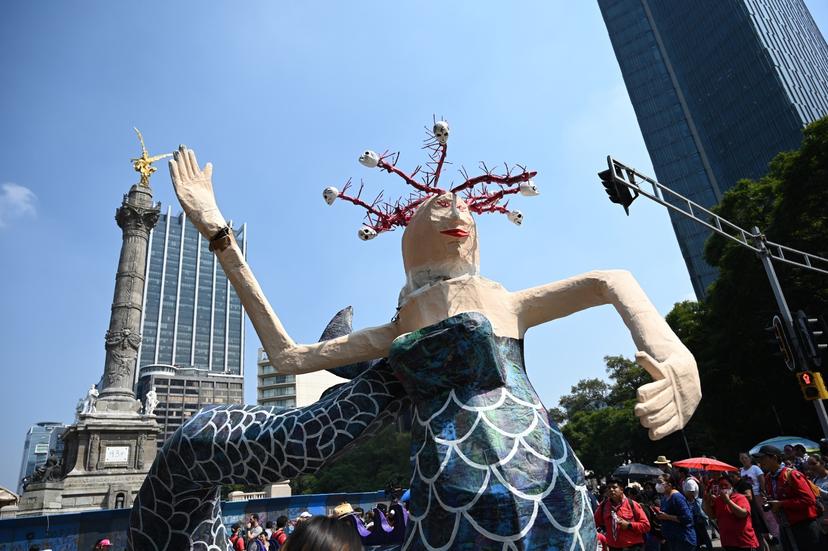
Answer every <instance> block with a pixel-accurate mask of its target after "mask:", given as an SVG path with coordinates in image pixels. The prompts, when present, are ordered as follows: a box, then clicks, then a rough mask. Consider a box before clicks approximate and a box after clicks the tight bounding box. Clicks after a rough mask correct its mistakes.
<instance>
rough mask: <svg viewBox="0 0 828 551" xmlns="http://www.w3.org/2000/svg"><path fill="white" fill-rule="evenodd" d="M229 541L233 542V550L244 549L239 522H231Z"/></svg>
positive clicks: (242, 550) (239, 550)
mask: <svg viewBox="0 0 828 551" xmlns="http://www.w3.org/2000/svg"><path fill="white" fill-rule="evenodd" d="M230 543H231V544H233V551H244V549H245V545H244V537H242V535H241V524H239V523H238V522H236V523H234V524H233V527H232V533H231V534H230Z"/></svg>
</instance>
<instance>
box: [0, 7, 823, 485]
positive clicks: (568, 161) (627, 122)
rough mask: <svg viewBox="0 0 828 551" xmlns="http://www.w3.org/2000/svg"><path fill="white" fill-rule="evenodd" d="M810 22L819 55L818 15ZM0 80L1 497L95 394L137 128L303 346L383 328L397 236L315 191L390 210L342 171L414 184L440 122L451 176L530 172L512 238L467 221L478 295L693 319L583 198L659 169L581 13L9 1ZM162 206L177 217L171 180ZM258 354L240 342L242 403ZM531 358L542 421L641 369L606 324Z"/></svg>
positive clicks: (611, 318)
mask: <svg viewBox="0 0 828 551" xmlns="http://www.w3.org/2000/svg"><path fill="white" fill-rule="evenodd" d="M807 3H808V5H809V6H810V8H811V9H812V10H813V14H814V17H815V18H816V19H817V22H818V24H819V25H820V27H821V28H822V29H823V32H824V31H825V29H826V28H827V27H828V6H826V5H825V3H824V2H818V1H817V0H809V1H808V2H807ZM0 67H2V75H3V76H2V82H0V258H2V266H3V268H2V270H1V271H0V312H2V316H3V317H2V324H3V325H2V331H0V369H2V375H3V379H2V381H3V399H2V400H0V416H2V418H3V419H4V420H5V422H4V423H3V425H2V427H3V428H2V430H0V447H2V449H4V450H5V452H4V453H3V454H2V455H0V485H3V486H7V487H9V488H12V489H13V488H15V487H16V484H17V475H18V470H19V467H20V460H21V452H22V446H23V439H24V434H25V432H26V430H27V428H28V427H29V426H30V425H31V424H33V423H35V422H38V421H51V420H56V421H64V422H69V421H71V419H72V416H73V411H74V407H75V404H76V402H77V400H78V398H80V397H81V396H83V394H84V393H85V390H86V389H87V388H88V387H89V385H90V384H91V383H93V382H96V381H97V380H98V379H99V377H100V375H101V372H102V368H103V360H104V348H103V337H104V333H105V331H106V328H107V325H108V320H109V306H110V303H111V300H112V291H113V288H114V275H115V269H116V264H117V260H118V251H119V247H120V242H121V236H120V230H119V229H118V227H117V226H116V224H115V222H114V220H113V214H114V211H115V208H116V207H117V206H118V205H119V203H120V201H121V196H122V194H123V193H125V192H126V191H127V190H128V189H129V187H130V185H131V184H132V183H134V182H135V181H136V174H135V173H133V172H132V168H131V166H130V162H129V159H130V157H134V156H136V155H137V154H138V152H139V150H138V143H137V141H136V138H135V135H134V133H133V131H132V127H133V126H138V127H139V128H140V129H141V130H142V131H143V133H144V137H145V139H146V141H147V145H148V147H149V149H150V152H151V153H161V152H169V151H172V150H173V149H174V148H175V147H176V146H177V145H178V144H179V143H185V144H187V145H188V146H190V147H193V148H194V149H195V150H196V151H197V153H198V156H199V159H200V160H201V161H202V162H205V161H208V160H210V161H212V162H213V163H214V165H215V171H214V183H215V186H216V189H217V195H218V198H219V204H220V206H221V208H222V210H223V212H224V214H225V215H226V216H227V217H229V218H233V219H234V220H235V221H236V222H237V223H239V222H247V223H248V227H249V235H250V241H249V260H250V263H251V265H252V267H253V269H254V271H255V273H256V275H257V276H258V278H259V280H260V282H261V284H262V287H263V288H264V289H265V291H266V293H267V295H268V297H269V298H270V300H271V302H272V304H273V305H274V307H275V309H276V310H277V312H278V313H279V315H280V316H281V318H282V320H283V322H284V324H285V326H286V327H287V329H288V331H289V332H290V333H291V335H292V336H293V337H294V338H295V339H296V340H298V341H301V342H309V341H313V340H315V339H316V338H317V337H318V334H319V333H320V331H321V329H322V328H323V327H324V325H325V323H326V322H327V320H328V318H329V317H330V316H331V315H333V313H334V312H336V311H337V310H338V309H340V308H342V307H344V306H346V305H349V304H351V305H353V306H354V309H355V324H356V325H357V327H364V326H367V325H376V324H381V323H384V322H386V321H387V320H388V319H389V318H390V317H391V316H392V315H393V312H394V306H395V305H396V297H397V293H398V292H399V289H400V287H401V285H402V283H403V273H402V268H401V261H400V254H399V237H400V232H394V233H389V234H384V235H381V236H380V237H379V238H377V239H375V240H374V241H371V242H368V243H364V242H361V241H359V240H358V239H357V237H356V230H357V228H358V227H359V225H360V222H361V217H362V213H361V212H360V211H359V210H358V209H356V208H355V207H351V206H348V205H345V204H344V203H343V204H336V205H335V206H334V207H331V208H329V207H327V206H326V205H325V204H324V203H323V201H322V199H321V190H322V189H323V188H324V187H326V186H329V185H341V184H342V183H343V182H344V181H345V180H346V179H347V178H348V177H351V176H353V177H355V178H356V179H358V178H360V177H362V178H364V179H365V182H366V187H367V192H368V193H372V192H378V191H379V190H381V189H384V190H385V192H386V195H390V196H396V194H402V193H405V192H406V190H404V189H403V188H402V186H401V185H400V183H399V182H398V181H397V180H395V179H393V178H391V177H389V176H387V175H386V176H385V177H383V175H382V174H380V173H378V172H376V171H368V169H365V168H363V167H362V166H361V165H359V164H358V163H357V156H358V154H359V152H360V150H362V149H364V148H373V149H376V150H380V151H381V150H384V149H386V148H389V149H392V150H400V151H401V152H402V157H401V166H402V167H405V168H413V166H414V165H416V164H418V163H421V162H423V161H424V159H425V157H424V154H423V152H421V151H420V145H421V140H422V138H423V136H424V133H423V127H424V126H425V125H427V124H430V121H431V119H432V114H437V115H438V116H440V115H442V116H445V117H446V118H447V119H448V120H449V122H450V123H451V128H452V136H451V141H450V144H451V148H450V160H452V161H453V162H454V163H455V164H454V165H453V167H452V168H453V169H456V168H458V167H459V166H460V165H461V164H462V165H465V166H466V167H467V168H469V169H473V168H475V167H476V165H477V162H478V161H481V160H483V161H486V162H487V163H489V164H495V163H502V162H503V161H508V162H510V163H514V162H518V163H525V164H526V165H528V166H529V167H530V168H532V169H534V170H538V171H539V175H538V177H537V179H536V182H537V184H538V185H539V186H540V187H541V189H542V195H540V196H539V197H536V198H517V199H515V200H513V203H512V206H514V207H517V208H519V209H520V210H522V211H523V212H524V214H525V216H526V221H525V223H524V225H523V226H522V227H520V228H518V227H515V226H513V225H512V224H510V223H509V222H508V221H507V220H506V219H505V217H502V216H496V215H489V216H484V217H481V218H479V219H478V224H479V227H480V235H481V252H482V271H483V273H484V275H486V276H488V277H490V278H492V279H496V280H499V281H501V282H502V283H503V284H504V285H505V286H506V287H507V288H509V289H513V290H514V289H520V288H524V287H528V286H532V285H537V284H541V283H545V282H549V281H554V280H557V279H561V278H564V277H567V276H570V275H574V274H577V273H580V272H584V271H587V270H591V269H596V268H625V269H628V270H630V271H632V272H633V273H634V274H635V276H636V277H637V278H638V280H639V281H640V283H641V285H642V286H643V287H644V288H645V290H646V291H647V292H648V293H649V295H650V297H651V299H652V300H653V302H654V303H655V305H656V306H657V308H658V309H659V311H660V312H662V313H663V314H666V313H667V312H668V311H669V310H670V308H671V307H672V305H673V304H674V303H675V302H677V301H680V300H684V299H687V298H689V297H691V296H692V288H691V286H690V281H689V279H688V277H687V274H686V270H685V267H684V263H683V261H682V259H681V256H680V254H679V250H678V246H677V244H676V240H675V237H674V235H673V232H672V228H671V226H670V225H669V222H668V218H667V214H666V212H664V211H663V210H662V209H661V207H658V206H657V205H654V204H647V203H645V202H644V201H643V200H642V201H639V202H637V203H636V204H635V205H634V207H633V210H632V215H631V216H630V217H629V218H627V217H626V216H624V213H623V211H622V209H621V208H619V207H618V206H617V205H611V204H610V203H609V201H607V200H606V197H605V195H604V192H603V189H602V188H601V186H600V185H599V184H598V183H597V180H596V176H595V173H596V172H597V171H598V170H600V169H601V167H602V165H604V158H605V156H606V155H607V154H608V153H612V154H614V155H615V156H616V157H618V158H619V159H622V160H624V161H626V162H628V163H630V164H632V165H634V166H638V167H640V168H642V169H645V170H647V171H651V167H650V163H649V159H648V157H647V153H646V150H645V148H644V145H643V141H642V139H641V135H640V133H639V130H638V125H637V123H636V121H635V117H634V114H633V111H632V108H631V106H630V104H629V100H628V97H627V93H626V90H625V88H624V85H623V82H622V80H621V75H620V71H619V69H618V65H617V63H616V61H615V57H614V55H613V52H612V48H611V46H610V42H609V39H608V38H607V33H606V29H605V27H604V24H603V21H602V19H601V15H600V13H599V10H598V7H597V4H596V2H595V1H593V0H580V1H577V2H573V1H568V0H557V1H553V2H550V1H535V2H523V3H511V2H510V3H503V2H472V1H467V2H451V3H449V2H436V1H435V2H416V3H414V2H405V3H392V4H389V3H386V2H360V3H358V4H354V3H339V2H329V3H327V4H325V5H323V4H321V3H320V4H317V5H315V6H314V7H308V6H307V5H305V4H302V3H284V2H279V3H277V2H265V1H257V2H244V3H229V2H209V3H208V2H183V1H182V2H141V3H130V4H127V3H121V2H105V1H102V0H101V1H95V2H92V1H87V2H48V3H46V2H26V1H12V2H4V3H3V5H2V7H0ZM449 174H452V175H454V174H455V173H454V172H453V171H450V172H449ZM153 188H154V190H155V194H156V197H157V199H158V200H160V201H161V202H162V203H163V204H164V206H165V207H166V206H167V205H169V204H173V205H174V210H175V211H177V210H178V209H177V205H176V203H175V198H174V195H173V192H172V186H171V184H170V182H169V178H168V176H167V174H166V170H165V169H164V167H163V166H162V170H161V171H159V173H158V174H156V176H155V177H154V179H153ZM257 347H258V339H257V337H256V335H255V333H254V332H253V331H252V328H250V327H249V328H248V337H247V349H246V369H247V377H246V386H247V388H246V391H245V394H246V398H247V401H248V402H249V403H252V402H254V401H255V384H256V383H255V381H256V365H255V353H256V348H257ZM526 349H527V362H528V369H529V374H530V376H531V378H532V381H533V382H534V384H535V386H536V388H537V390H538V392H539V393H540V395H541V397H542V398H543V400H544V401H545V403H546V404H547V405H548V406H552V405H555V404H556V403H557V400H558V397H559V396H560V395H561V394H564V393H566V392H567V391H568V390H569V387H570V386H571V385H572V384H574V383H575V382H577V380H579V379H581V378H584V377H595V376H603V374H604V366H603V362H602V357H603V356H604V355H607V354H624V355H627V356H631V355H632V354H633V353H634V352H635V348H634V346H633V343H632V341H631V340H630V338H629V335H628V333H627V332H626V330H625V328H624V326H623V324H622V323H621V321H620V319H619V318H618V316H617V315H616V314H615V312H614V311H612V310H611V309H610V308H607V307H604V308H599V309H595V310H593V311H589V312H583V313H580V314H578V315H575V316H572V317H571V318H568V319H565V320H561V321H557V322H555V323H552V324H548V325H547V326H544V327H541V328H536V329H533V330H532V331H531V332H530V333H529V334H528V335H527V341H526Z"/></svg>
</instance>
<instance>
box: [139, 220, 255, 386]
mask: <svg viewBox="0 0 828 551" xmlns="http://www.w3.org/2000/svg"><path fill="white" fill-rule="evenodd" d="M233 232H234V234H235V237H236V241H237V242H238V244H239V246H240V247H241V249H242V251H243V252H244V254H245V256H246V255H247V225H246V224H243V225H242V226H241V228H239V229H234V230H233ZM208 246H209V242H208V240H206V239H202V237H201V234H200V233H198V230H196V228H195V226H193V224H192V223H191V222H190V221H189V220H187V219H186V217H185V216H184V214H180V215H178V216H172V214H171V213H170V210H169V209H168V211H167V213H166V214H162V215H161V217H160V219H159V221H158V224H157V225H156V226H155V229H153V230H152V233H151V234H150V246H149V250H148V251H147V255H148V259H147V260H148V261H147V273H146V280H145V288H144V312H143V320H142V323H141V335H142V337H143V339H142V342H141V348H140V349H139V351H138V358H139V360H138V361H139V365H138V369H136V374H137V373H139V371H140V369H141V368H143V367H146V366H150V365H163V366H173V367H182V368H196V369H201V370H206V371H211V372H217V373H223V374H231V375H244V311H243V309H242V305H241V301H240V300H239V297H238V295H236V291H235V289H233V286H232V285H230V282H229V281H228V280H227V276H226V275H225V274H224V270H222V269H221V265H220V264H219V263H218V261H217V260H216V257H215V255H214V254H213V253H212V252H210V250H209V249H208Z"/></svg>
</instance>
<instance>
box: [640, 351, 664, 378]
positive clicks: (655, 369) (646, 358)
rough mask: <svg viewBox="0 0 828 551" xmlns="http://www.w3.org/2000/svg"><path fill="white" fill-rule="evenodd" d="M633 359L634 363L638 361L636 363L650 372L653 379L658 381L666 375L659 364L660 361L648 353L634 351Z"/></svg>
mask: <svg viewBox="0 0 828 551" xmlns="http://www.w3.org/2000/svg"><path fill="white" fill-rule="evenodd" d="M635 361H636V363H638V365H640V366H641V367H643V368H644V370H645V371H646V372H647V373H649V374H650V377H652V378H653V380H655V381H658V380H660V379H664V378H665V377H666V375H665V374H664V370H663V369H662V367H661V366H660V365H659V363H660V362H659V361H658V360H656V359H655V358H653V357H652V356H650V355H649V354H647V353H646V352H643V351H641V350H639V351H638V352H636V353H635Z"/></svg>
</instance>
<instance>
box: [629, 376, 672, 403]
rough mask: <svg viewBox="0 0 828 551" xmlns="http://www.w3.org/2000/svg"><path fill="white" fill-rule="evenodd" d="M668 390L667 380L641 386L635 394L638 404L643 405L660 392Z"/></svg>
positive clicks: (668, 383) (668, 382)
mask: <svg viewBox="0 0 828 551" xmlns="http://www.w3.org/2000/svg"><path fill="white" fill-rule="evenodd" d="M668 388H670V381H668V380H667V379H662V380H660V381H654V382H652V383H647V384H646V385H642V386H640V387H639V388H638V392H636V394H637V396H638V401H639V403H642V404H643V403H645V402H647V401H648V400H650V399H651V398H655V397H656V395H657V394H658V393H659V392H661V391H662V390H665V389H668Z"/></svg>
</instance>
